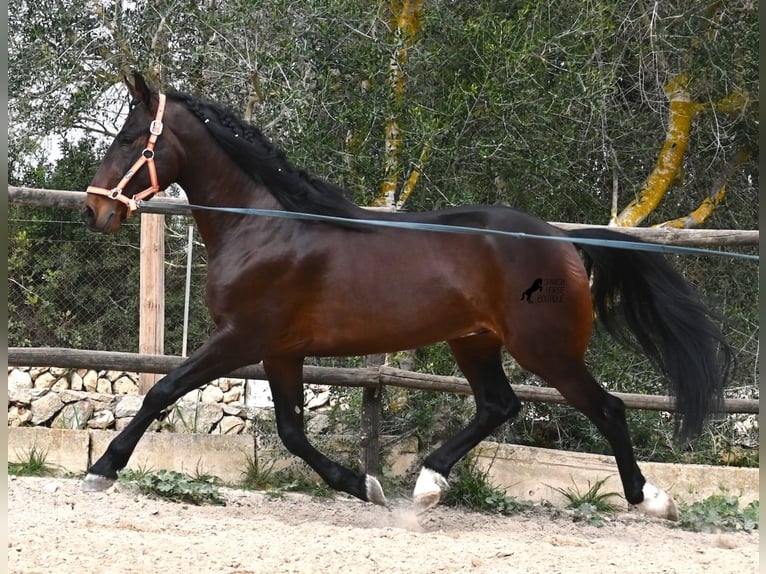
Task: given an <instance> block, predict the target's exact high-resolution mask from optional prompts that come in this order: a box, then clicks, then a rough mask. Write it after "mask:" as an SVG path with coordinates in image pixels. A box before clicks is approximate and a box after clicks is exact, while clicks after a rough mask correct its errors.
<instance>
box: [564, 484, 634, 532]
mask: <svg viewBox="0 0 766 574" xmlns="http://www.w3.org/2000/svg"><path fill="white" fill-rule="evenodd" d="M608 479H609V477H606V478H602V479H601V480H597V481H596V482H595V483H594V484H591V483H590V481H588V490H586V491H585V492H580V488H579V487H578V486H577V485H576V484H575V485H574V486H572V487H570V488H554V490H556V491H558V492H560V493H561V494H562V495H564V498H566V499H567V505H566V507H567V508H571V509H572V510H574V515H573V519H574V521H575V522H581V521H582V522H585V523H586V524H590V525H591V526H603V525H604V518H603V516H602V515H603V514H604V513H611V512H615V511H616V510H617V506H616V505H615V504H613V503H612V502H610V500H611V499H612V498H614V497H618V498H619V496H620V495H619V494H617V493H616V492H603V491H602V488H603V486H604V483H606V481H607V480H608Z"/></svg>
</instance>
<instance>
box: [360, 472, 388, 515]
mask: <svg viewBox="0 0 766 574" xmlns="http://www.w3.org/2000/svg"><path fill="white" fill-rule="evenodd" d="M365 487H366V488H365V489H366V492H367V502H372V503H373V504H378V505H380V506H385V507H386V508H389V506H388V501H387V500H386V495H385V494H383V487H382V486H380V482H378V479H377V478H375V477H374V476H370V475H369V474H368V475H367V478H366V479H365Z"/></svg>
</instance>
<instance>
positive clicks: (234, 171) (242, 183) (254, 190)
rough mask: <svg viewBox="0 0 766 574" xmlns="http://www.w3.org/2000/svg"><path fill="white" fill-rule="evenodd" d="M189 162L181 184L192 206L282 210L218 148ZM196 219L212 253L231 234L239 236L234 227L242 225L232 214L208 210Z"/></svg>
mask: <svg viewBox="0 0 766 574" xmlns="http://www.w3.org/2000/svg"><path fill="white" fill-rule="evenodd" d="M192 151H193V150H192ZM187 158H188V161H187V165H186V166H185V167H184V169H183V170H182V173H181V175H180V177H179V178H178V183H179V185H180V186H181V187H182V188H183V190H184V192H185V193H186V197H187V198H188V200H189V203H190V204H191V205H198V206H204V207H226V208H257V209H282V207H281V206H280V204H279V202H278V201H277V200H276V199H275V198H274V196H272V195H271V194H270V193H269V192H268V190H267V189H266V188H265V187H264V186H263V185H262V184H259V183H256V182H255V181H253V180H252V179H251V178H250V177H249V176H247V175H246V174H245V173H244V172H243V171H242V170H241V169H240V168H239V167H238V166H237V165H236V164H234V162H232V161H231V160H230V159H229V158H228V156H226V154H224V153H223V152H222V151H221V150H220V149H218V148H217V146H212V149H211V148H207V149H206V151H205V153H204V154H194V153H190V154H188V155H187ZM194 219H195V220H196V222H197V227H198V228H199V231H200V233H201V235H202V239H203V241H204V242H205V245H206V246H207V247H208V250H210V249H212V248H214V247H215V246H216V245H217V244H218V243H220V242H221V241H224V240H225V239H226V236H227V235H228V234H229V233H231V232H236V228H237V226H236V225H232V224H231V222H232V221H238V222H241V219H238V218H237V217H236V216H232V215H231V214H228V213H222V212H216V211H214V210H210V211H205V210H204V209H200V210H197V211H195V212H194ZM254 223H255V222H254ZM253 227H255V226H253Z"/></svg>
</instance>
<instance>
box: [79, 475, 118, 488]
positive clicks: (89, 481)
mask: <svg viewBox="0 0 766 574" xmlns="http://www.w3.org/2000/svg"><path fill="white" fill-rule="evenodd" d="M113 484H114V479H111V478H106V477H105V476H99V475H98V474H90V473H88V476H86V477H85V478H84V479H83V481H82V484H81V485H80V489H81V490H82V491H83V492H103V491H105V490H107V489H109V487H110V486H112V485H113Z"/></svg>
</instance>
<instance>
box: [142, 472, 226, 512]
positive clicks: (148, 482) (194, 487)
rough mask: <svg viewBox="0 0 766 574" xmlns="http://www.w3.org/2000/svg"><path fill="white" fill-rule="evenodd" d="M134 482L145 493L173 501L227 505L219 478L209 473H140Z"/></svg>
mask: <svg viewBox="0 0 766 574" xmlns="http://www.w3.org/2000/svg"><path fill="white" fill-rule="evenodd" d="M131 482H133V483H134V484H135V485H136V487H137V488H138V490H139V491H140V492H142V493H143V494H152V495H154V496H158V497H160V498H164V499H166V500H170V501H173V502H184V503H190V504H195V505H201V504H214V505H219V506H225V505H226V501H225V500H224V499H223V498H222V497H221V494H220V492H219V488H218V482H219V481H218V479H217V478H215V477H213V476H209V475H197V476H195V477H192V476H189V475H188V474H184V473H181V472H176V471H171V470H158V471H157V472H152V473H148V474H144V473H141V474H139V475H138V476H137V477H136V478H135V480H134V481H131Z"/></svg>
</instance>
